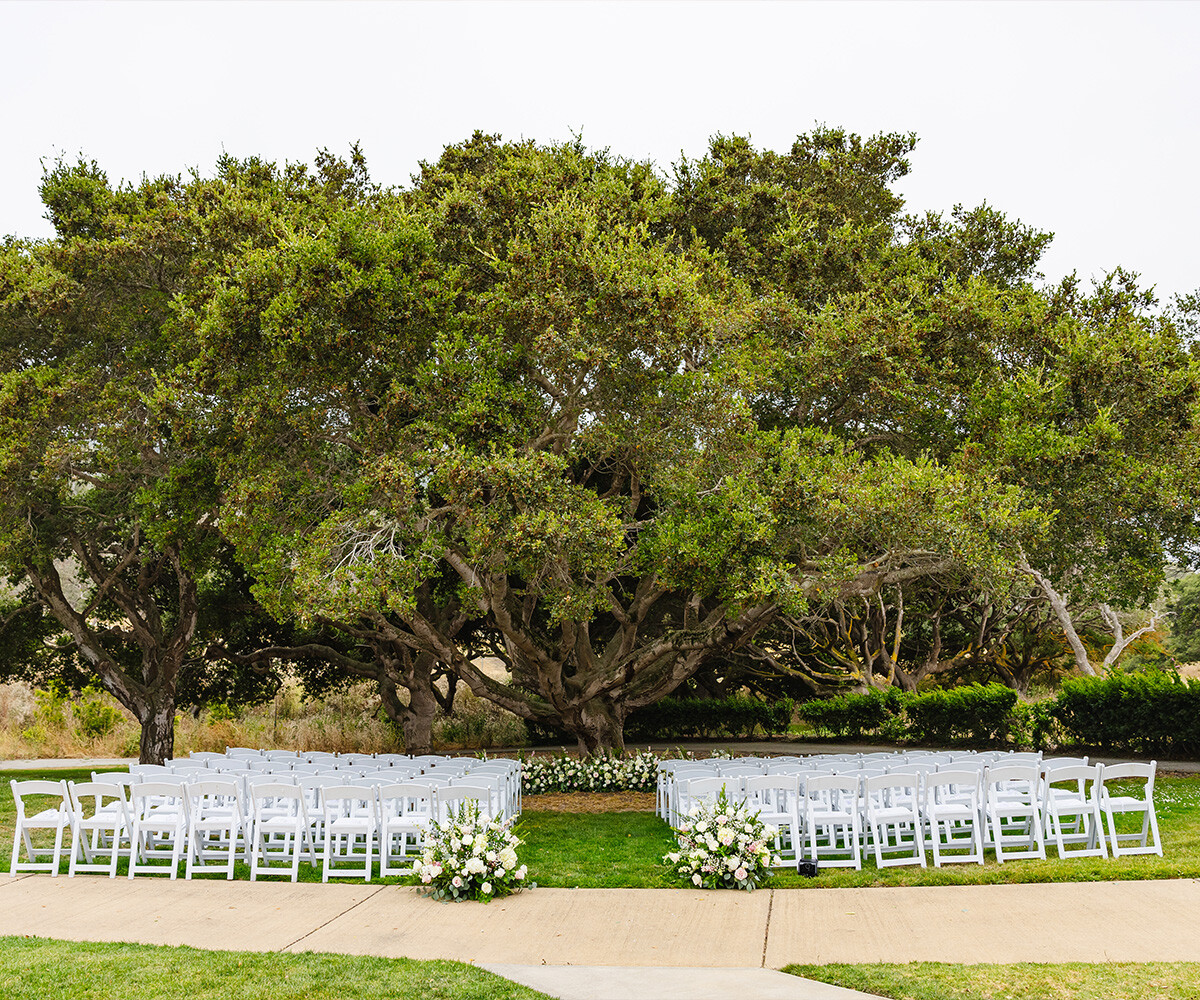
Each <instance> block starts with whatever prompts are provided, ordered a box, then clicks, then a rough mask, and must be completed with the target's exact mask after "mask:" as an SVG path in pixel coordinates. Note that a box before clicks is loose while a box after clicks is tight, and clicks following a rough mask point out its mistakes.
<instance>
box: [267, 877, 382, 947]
mask: <svg viewBox="0 0 1200 1000" xmlns="http://www.w3.org/2000/svg"><path fill="white" fill-rule="evenodd" d="M386 888H388V886H386V885H381V886H379V888H377V889H376V890H375V891H374V892H373V893H371V894H370V895H367V896H363V898H362V899H360V900H359V901H358V902H357V903H355V904H354V905H353V906H347V907H346V908H345V909H344V910H342V912H341V913H335V914H334V915H333V916H332V917H330V918H329V919H328V920H326V921H325V923H323V924H317V926H316V927H314V928H313V929H312V930H311V931H307V932H305V933H304V934H301V935H300V936H299V937H298V938H296V940H295V941H289V942H288V943H287V944H285V945H284V946H283V947H282V948H280V949H278V950H279V951H281V952H284V951H287V950H288V949H289V948H291V947H294V946H295V945H298V944H299V943H300V942H301V941H303V940H304V939H305V938H307V937H312V936H313V935H314V934H316V933H317V931H319V930H320V929H321V928H322V927H328V926H329V925H330V924H332V923H333V922H334V921H335V920H340V919H341V918H342V917H344V916H345V915H346V914H347V913H349V912H350V911H351V910H353V909H354V908H355V907H356V906H362V905H363V903H365V902H366V901H367V900H368V899H374V898H375V897H376V896H378V895H379V894H380V893H381V892H383V890H384V889H386Z"/></svg>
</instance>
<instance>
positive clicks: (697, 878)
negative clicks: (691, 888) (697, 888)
mask: <svg viewBox="0 0 1200 1000" xmlns="http://www.w3.org/2000/svg"><path fill="white" fill-rule="evenodd" d="M703 881H704V879H702V878H701V877H700V876H699V875H693V876H692V882H693V883H695V884H696V885H699V884H700V883H701V882H703Z"/></svg>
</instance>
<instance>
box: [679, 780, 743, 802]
mask: <svg viewBox="0 0 1200 1000" xmlns="http://www.w3.org/2000/svg"><path fill="white" fill-rule="evenodd" d="M680 785H681V786H682V787H683V789H684V791H685V792H686V793H687V794H688V795H689V796H691V797H692V798H693V799H694V798H699V797H702V796H709V795H711V796H713V797H714V798H716V796H717V795H718V794H720V792H721V790H722V789H724V790H725V795H726V797H730V796H733V795H735V794H736V793H738V792H739V791H740V790H741V787H742V780H741V775H711V776H705V777H699V778H680Z"/></svg>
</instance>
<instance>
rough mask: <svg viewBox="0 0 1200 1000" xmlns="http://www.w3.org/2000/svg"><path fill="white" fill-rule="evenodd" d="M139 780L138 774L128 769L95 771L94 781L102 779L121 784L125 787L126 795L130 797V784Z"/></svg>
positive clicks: (93, 774)
mask: <svg viewBox="0 0 1200 1000" xmlns="http://www.w3.org/2000/svg"><path fill="white" fill-rule="evenodd" d="M137 780H138V777H137V775H136V774H130V773H129V772H128V771H93V772H92V781H102V782H105V783H107V784H110V785H120V786H121V787H122V788H123V789H125V790H126V791H125V797H126V798H128V797H129V791H128V789H129V786H130V785H132V784H133V783H134V782H136V781H137Z"/></svg>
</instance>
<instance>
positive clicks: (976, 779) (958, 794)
mask: <svg viewBox="0 0 1200 1000" xmlns="http://www.w3.org/2000/svg"><path fill="white" fill-rule="evenodd" d="M962 796H967V797H968V799H969V800H970V804H971V805H973V806H974V807H976V808H978V806H979V803H980V801H981V799H982V797H983V769H982V768H978V767H962V768H958V769H957V770H954V769H952V768H950V767H949V765H947V766H946V767H945V768H942V767H939V768H938V769H937V770H936V771H934V772H933V773H931V774H927V775H925V801H926V802H935V803H941V802H947V801H950V800H951V799H956V800H957V799H961V798H962Z"/></svg>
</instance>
